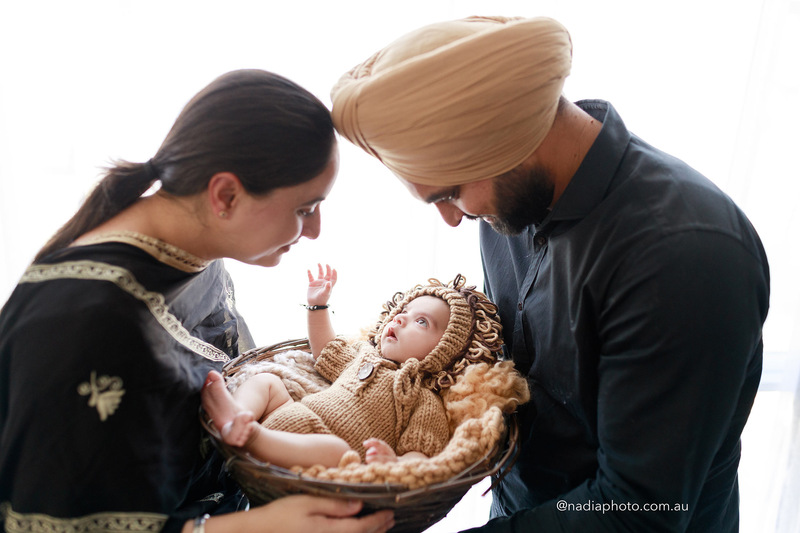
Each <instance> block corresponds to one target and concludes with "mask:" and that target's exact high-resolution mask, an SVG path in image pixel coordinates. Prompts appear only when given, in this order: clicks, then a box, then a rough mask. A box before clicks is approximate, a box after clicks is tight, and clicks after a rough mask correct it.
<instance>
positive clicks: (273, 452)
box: [202, 265, 502, 468]
mask: <svg viewBox="0 0 800 533" xmlns="http://www.w3.org/2000/svg"><path fill="white" fill-rule="evenodd" d="M318 268H319V272H318V275H317V276H316V277H314V275H313V274H312V273H311V272H310V271H309V272H308V278H309V287H308V305H307V306H306V307H307V309H308V340H309V346H310V347H311V354H312V356H313V357H314V359H315V368H316V370H317V371H318V372H319V373H320V374H321V375H322V376H323V377H325V378H326V379H327V380H329V381H331V382H332V384H331V386H330V387H329V388H327V389H325V390H323V391H321V392H318V393H315V394H309V395H307V396H305V397H304V398H302V399H301V400H300V401H298V402H295V401H293V400H292V399H291V398H290V396H289V393H288V392H287V390H286V388H285V387H284V385H283V383H282V382H281V380H280V379H279V378H278V377H277V376H275V375H273V374H268V373H262V374H256V375H254V376H252V377H250V378H248V379H247V380H246V381H245V382H244V383H242V384H241V386H240V387H239V388H237V389H236V391H235V392H234V393H233V394H231V393H229V392H228V390H227V388H226V387H225V383H224V380H223V378H222V376H221V375H220V374H219V373H216V372H211V373H209V375H208V378H207V380H206V385H205V387H204V390H203V396H202V402H203V407H204V409H205V410H206V412H207V413H208V415H209V416H210V417H211V419H212V424H213V425H214V427H216V428H217V429H218V430H219V432H220V435H221V436H222V439H223V440H224V441H225V442H226V443H228V444H230V445H232V446H239V447H244V448H245V449H246V450H247V451H248V452H250V453H251V454H252V455H253V456H254V457H256V458H258V459H260V460H262V461H265V462H269V463H272V464H276V465H278V466H283V467H286V468H290V467H293V466H301V467H308V466H313V465H317V464H321V465H324V466H330V467H335V466H338V465H339V462H340V460H341V459H342V457H343V456H344V454H345V453H346V452H348V451H350V450H351V449H352V450H356V451H357V452H358V453H359V454H360V455H361V457H362V459H363V460H365V462H367V463H372V462H387V461H397V460H406V459H410V458H421V457H431V456H433V455H435V454H437V453H439V452H440V451H441V450H442V449H443V448H444V446H445V445H446V444H447V440H448V439H449V427H448V421H447V416H446V413H445V409H444V405H443V402H442V399H441V396H440V395H439V393H440V392H441V390H442V389H444V388H447V387H449V386H450V385H452V384H454V383H455V378H456V376H458V375H459V374H460V373H461V372H463V370H464V368H466V366H467V365H470V364H474V363H478V362H486V363H490V364H491V363H494V362H495V361H496V360H497V355H498V353H499V351H500V349H501V346H502V340H501V331H502V328H501V326H500V322H499V319H498V317H497V308H496V307H495V306H494V304H492V303H491V302H490V301H489V300H488V299H487V298H486V296H485V295H483V294H482V293H480V292H479V291H477V290H475V288H474V287H465V286H464V283H465V280H464V278H463V277H461V276H460V275H459V276H457V277H456V278H455V280H453V282H451V283H450V284H448V285H443V284H442V283H440V282H439V281H437V280H429V282H428V284H426V285H417V286H415V287H413V288H412V289H411V290H409V291H408V292H406V293H397V294H395V296H394V298H393V299H392V301H390V302H387V304H386V305H385V306H384V311H383V312H382V313H381V317H380V320H379V321H378V323H377V324H376V326H374V327H373V328H372V330H371V331H370V333H369V335H368V338H367V340H358V341H355V342H351V341H348V340H345V339H344V338H339V337H336V334H335V333H334V330H333V327H332V325H331V320H330V316H329V314H328V311H327V307H328V305H327V304H328V300H329V298H330V295H331V291H332V289H333V286H334V285H335V284H336V279H337V274H336V270H335V269H331V268H330V266H326V268H325V269H323V268H322V266H321V265H320V266H319V267H318Z"/></svg>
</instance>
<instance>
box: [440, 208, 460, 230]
mask: <svg viewBox="0 0 800 533" xmlns="http://www.w3.org/2000/svg"><path fill="white" fill-rule="evenodd" d="M436 209H438V210H439V214H440V215H442V220H444V221H445V222H447V224H448V225H450V226H453V227H456V226H458V225H459V224H461V218H462V217H463V216H464V212H463V211H461V209H459V208H457V207H456V206H454V205H453V204H451V203H449V202H439V203H437V204H436Z"/></svg>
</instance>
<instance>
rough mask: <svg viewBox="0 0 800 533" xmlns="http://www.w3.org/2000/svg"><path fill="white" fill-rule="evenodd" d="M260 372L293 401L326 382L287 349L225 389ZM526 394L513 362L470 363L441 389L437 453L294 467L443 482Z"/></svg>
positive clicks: (337, 477) (478, 453) (491, 438)
mask: <svg viewBox="0 0 800 533" xmlns="http://www.w3.org/2000/svg"><path fill="white" fill-rule="evenodd" d="M261 372H270V373H273V374H275V375H277V376H278V377H280V378H281V380H282V381H283V383H284V385H285V386H286V388H287V390H288V391H289V394H290V396H291V397H292V398H293V399H294V400H298V399H300V398H302V397H303V396H304V395H306V394H311V393H314V392H318V391H320V390H323V389H324V388H326V387H328V386H329V385H330V384H329V383H328V382H327V381H326V380H325V379H324V378H323V377H322V376H320V375H319V374H318V373H317V372H316V370H315V369H314V360H313V358H312V356H311V354H309V353H308V352H305V351H303V350H287V351H283V352H278V353H276V354H275V355H273V356H271V358H270V359H267V360H261V361H258V362H254V363H250V364H248V365H246V366H245V367H243V368H241V369H239V370H238V371H237V373H236V374H235V375H233V376H229V378H228V382H227V383H228V388H229V389H231V390H235V389H236V388H237V387H238V386H239V385H241V383H242V382H243V381H244V380H246V379H247V378H248V377H250V376H252V375H254V374H258V373H261ZM529 398H530V395H529V392H528V386H527V382H526V381H525V379H524V378H523V377H522V376H521V375H520V374H519V373H518V372H517V371H516V370H515V369H514V363H513V362H511V361H502V362H498V363H495V364H493V365H489V364H487V363H479V364H475V365H470V366H469V367H467V369H466V370H465V372H464V373H463V375H461V376H459V377H458V379H457V381H456V384H455V385H453V386H452V387H450V388H448V389H445V391H444V392H443V393H442V399H443V400H444V405H445V410H446V412H447V419H448V421H449V424H450V435H451V437H450V440H449V441H448V444H447V446H446V447H445V449H444V450H443V451H442V452H441V453H439V454H438V455H435V456H433V457H430V458H428V459H414V460H407V461H402V462H395V463H372V464H363V463H361V460H360V458H359V456H358V454H357V453H356V452H354V451H352V452H348V453H347V454H346V455H345V456H344V457H343V459H342V461H341V463H340V465H339V466H338V467H336V468H326V467H323V466H321V465H319V466H314V467H311V468H305V469H303V468H300V467H295V468H294V469H293V470H294V471H296V472H300V473H302V474H303V475H304V476H311V477H316V478H319V479H324V480H331V481H338V482H343V483H398V484H402V485H405V486H407V487H408V488H409V489H415V488H419V487H422V486H425V485H430V484H433V483H439V482H444V481H446V480H448V479H451V478H452V477H454V476H456V475H458V474H459V473H460V472H462V471H463V470H464V469H466V468H468V467H470V466H472V465H473V464H475V463H477V462H478V461H480V460H482V459H484V458H485V457H486V456H487V455H488V454H489V453H490V452H491V451H492V449H493V448H494V447H495V446H496V445H497V444H498V443H499V441H500V439H501V438H503V436H504V435H505V429H506V428H505V420H504V417H503V414H504V413H511V412H513V411H514V410H515V409H516V407H517V406H518V405H520V404H522V403H525V402H527V401H528V400H529Z"/></svg>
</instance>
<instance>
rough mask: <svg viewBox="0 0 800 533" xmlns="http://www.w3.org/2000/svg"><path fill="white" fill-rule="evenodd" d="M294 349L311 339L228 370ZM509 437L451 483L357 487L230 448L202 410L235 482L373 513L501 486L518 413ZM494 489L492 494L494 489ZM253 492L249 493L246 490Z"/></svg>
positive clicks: (509, 424)
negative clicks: (338, 501) (351, 503)
mask: <svg viewBox="0 0 800 533" xmlns="http://www.w3.org/2000/svg"><path fill="white" fill-rule="evenodd" d="M288 350H303V351H310V348H309V346H308V339H305V338H300V339H290V340H286V341H283V342H279V343H275V344H271V345H268V346H264V347H260V348H254V349H251V350H248V351H246V352H244V353H243V354H241V355H240V356H238V357H236V358H235V359H233V360H231V361H229V362H228V363H226V364H225V367H224V368H223V372H222V373H223V376H225V378H226V379H228V378H231V377H233V376H235V375H236V374H237V373H238V372H239V371H241V370H242V369H243V368H244V367H245V366H247V365H248V364H249V363H253V362H258V361H261V360H264V359H267V358H269V357H272V356H274V355H275V354H277V353H280V352H284V351H288ZM505 420H506V429H505V432H504V434H503V435H502V436H501V438H500V439H499V440H498V442H497V443H496V444H495V445H494V447H493V448H492V449H491V450H489V451H488V452H487V453H486V454H484V455H483V457H481V458H480V459H479V460H477V461H475V462H474V463H473V464H472V465H470V466H468V467H466V468H465V469H464V470H462V471H461V472H459V473H458V474H456V475H455V476H452V477H450V478H448V479H447V480H445V481H441V482H436V483H432V484H429V485H425V486H423V487H419V488H415V489H409V488H408V487H407V486H406V485H403V484H397V483H352V482H345V481H332V480H324V479H319V478H315V477H311V476H308V475H305V476H304V475H303V474H302V473H298V472H295V471H292V470H290V469H287V468H282V467H279V466H276V465H273V464H270V463H264V462H262V461H259V460H258V459H256V458H254V457H253V456H251V455H250V454H249V453H247V452H245V451H244V450H242V449H240V448H235V447H232V446H230V445H228V444H226V443H225V442H224V441H223V440H222V437H221V435H220V434H219V432H218V431H217V430H216V428H215V427H214V426H213V425H212V424H211V420H210V418H209V417H208V414H207V413H206V412H205V411H204V410H203V409H202V407H201V409H200V422H201V425H202V426H203V428H204V429H205V430H206V432H208V434H209V436H210V440H211V442H212V444H213V445H214V447H215V448H216V449H217V450H219V452H220V454H221V455H222V457H223V458H224V459H225V466H226V468H227V469H228V471H230V472H232V473H233V474H234V477H237V479H239V480H240V482H241V476H244V475H245V474H246V475H247V476H248V477H250V478H253V477H255V476H258V479H259V481H262V480H265V481H264V482H268V483H274V484H276V485H278V486H283V487H286V486H288V487H291V492H297V493H299V492H303V493H307V494H313V495H318V496H327V497H333V498H348V499H358V500H361V501H363V502H364V503H365V506H366V507H369V508H399V507H406V506H409V505H413V504H415V503H419V502H421V501H422V500H430V499H431V495H434V494H435V495H437V496H439V497H440V498H442V499H444V498H446V497H447V496H451V497H452V498H455V500H456V501H457V500H458V499H460V498H461V496H463V495H464V494H466V492H467V490H469V488H470V487H471V486H473V485H474V484H476V483H477V482H479V481H480V480H482V479H484V478H485V477H487V476H494V475H496V474H498V479H497V480H495V481H494V483H493V484H492V487H491V488H494V486H495V485H496V484H497V482H498V481H499V479H501V478H502V477H503V476H504V475H505V472H506V471H507V470H508V468H510V466H511V465H512V464H513V463H514V462H515V461H516V457H517V455H518V452H519V445H518V443H519V442H518V441H519V426H518V422H517V417H516V413H512V414H511V415H507V416H506V417H505ZM491 488H490V489H489V490H491ZM245 492H247V491H245ZM486 492H488V490H487V491H486Z"/></svg>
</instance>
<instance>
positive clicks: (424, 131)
mask: <svg viewBox="0 0 800 533" xmlns="http://www.w3.org/2000/svg"><path fill="white" fill-rule="evenodd" d="M571 53H572V50H571V42H570V38H569V35H568V33H567V31H566V30H565V29H564V28H563V27H562V26H561V25H560V24H558V23H557V22H555V21H553V20H550V19H544V18H540V19H504V18H480V17H473V18H470V19H464V20H460V21H452V22H445V23H441V24H434V25H431V26H427V27H425V28H422V29H420V30H417V31H415V32H412V33H410V34H408V35H406V36H404V37H401V38H400V39H398V40H397V41H395V42H394V43H392V44H390V45H389V46H388V47H386V48H385V49H383V50H381V51H380V52H378V53H376V54H375V55H373V56H372V57H370V58H369V59H368V60H367V61H366V62H364V63H363V64H361V65H359V66H357V67H356V68H354V69H353V70H352V71H351V72H349V73H347V74H345V76H343V77H342V79H341V80H340V81H339V83H338V84H337V86H336V87H334V89H333V92H332V97H333V114H334V122H335V124H336V126H337V129H338V130H339V132H340V133H341V134H342V135H344V136H345V137H347V138H348V139H350V140H351V141H352V142H354V143H355V144H357V145H359V146H361V147H362V148H363V149H364V150H366V151H367V152H368V153H370V154H372V155H374V156H375V157H377V158H378V159H380V160H381V161H382V162H383V163H384V164H385V165H386V166H387V167H388V168H390V169H391V170H392V171H393V172H394V173H395V174H396V175H397V176H398V177H399V178H400V179H401V180H402V181H403V182H404V183H405V184H406V186H407V187H408V188H409V190H410V191H411V193H412V194H413V195H414V196H416V197H418V198H420V199H422V200H424V201H426V202H428V203H432V204H434V205H435V206H436V207H437V209H438V210H439V212H440V213H441V215H442V218H443V219H444V220H445V221H446V222H447V223H448V224H450V225H452V226H456V225H458V224H459V223H460V221H461V219H462V218H464V217H467V218H480V219H481V220H482V222H481V228H480V240H481V252H482V259H483V266H484V274H485V283H486V290H487V292H488V294H489V295H490V296H491V297H492V299H493V300H494V301H495V302H496V303H497V304H498V306H499V308H500V314H501V317H502V321H503V324H504V334H505V341H506V347H507V354H508V355H509V356H510V357H512V358H513V360H514V361H515V363H516V365H517V368H518V369H519V370H520V371H521V372H523V373H525V374H526V375H527V377H528V381H529V384H530V388H531V397H532V400H531V402H530V403H529V404H527V405H525V406H523V407H522V408H520V413H519V417H520V421H521V454H520V457H519V460H518V461H517V462H516V464H515V465H514V467H513V468H512V470H511V471H510V472H509V473H508V475H506V477H505V478H503V480H502V482H501V483H500V485H499V486H498V487H497V488H496V489H495V491H494V500H493V504H492V515H493V517H495V518H493V519H492V520H490V521H489V522H488V524H487V525H486V526H484V527H483V528H481V530H485V531H580V532H584V531H637V532H642V531H695V532H704V533H705V532H711V531H713V532H717V531H720V532H734V531H738V520H739V509H738V486H737V467H738V463H739V458H740V436H741V432H742V429H743V427H744V425H745V422H746V420H747V417H748V415H749V412H750V408H751V406H752V403H753V398H754V396H755V394H756V391H757V389H758V382H759V379H760V375H761V358H762V342H761V328H762V325H763V323H764V320H765V318H766V314H767V308H768V300H769V272H768V266H767V260H766V256H765V254H764V250H763V248H762V246H761V243H760V240H759V238H758V236H757V234H756V232H755V230H754V229H753V228H752V226H751V225H750V223H749V222H748V220H747V219H746V217H745V216H744V214H743V213H742V212H741V211H740V210H739V209H738V208H737V207H736V206H735V205H734V204H733V202H732V201H731V200H730V199H729V198H728V197H727V196H725V195H724V194H723V193H722V192H720V191H719V190H718V189H717V188H716V187H715V186H714V185H713V184H712V183H711V182H710V181H708V180H707V179H706V178H704V177H703V176H701V175H700V174H699V173H697V172H696V171H695V170H693V169H692V168H690V167H688V166H687V165H686V164H684V163H683V162H681V161H679V160H677V159H675V158H673V157H671V156H669V155H667V154H665V153H663V152H660V151H658V150H657V149H655V148H653V147H652V146H650V145H648V144H646V143H645V142H644V141H642V140H641V139H639V138H637V137H636V136H634V135H632V134H631V133H630V132H628V130H627V129H626V128H625V125H624V123H623V122H622V120H621V118H620V117H619V116H618V114H617V113H616V111H615V110H614V108H613V107H612V106H611V105H610V104H609V103H607V102H602V101H584V102H578V103H577V104H573V103H571V102H568V101H567V100H565V99H564V98H562V97H561V96H560V95H561V90H562V86H563V81H564V78H565V77H566V76H567V75H568V74H569V69H570V64H571Z"/></svg>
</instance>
